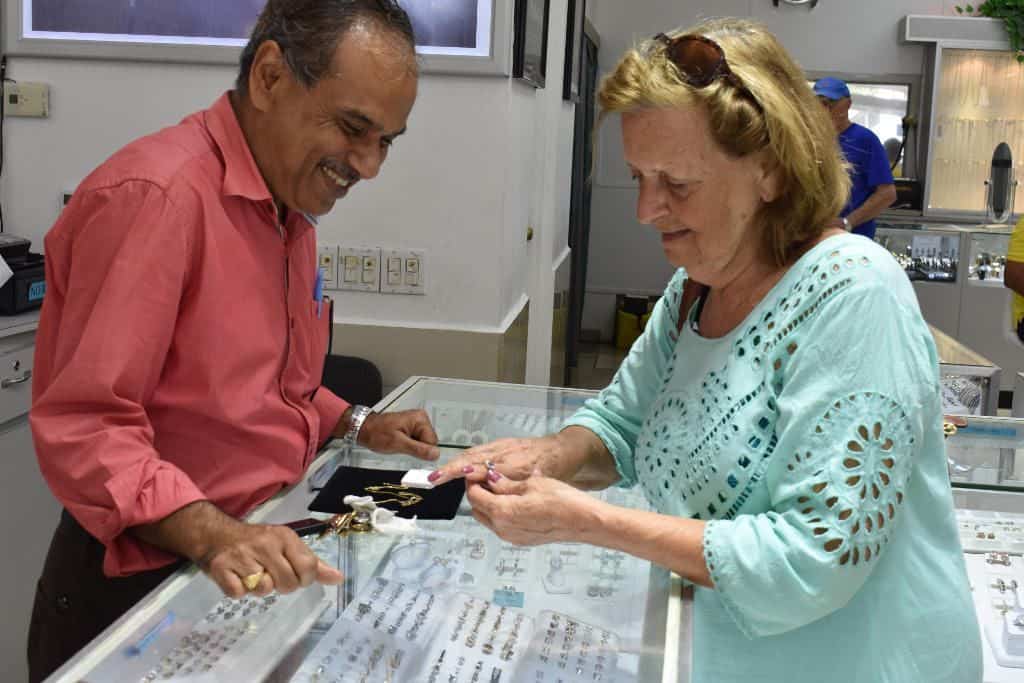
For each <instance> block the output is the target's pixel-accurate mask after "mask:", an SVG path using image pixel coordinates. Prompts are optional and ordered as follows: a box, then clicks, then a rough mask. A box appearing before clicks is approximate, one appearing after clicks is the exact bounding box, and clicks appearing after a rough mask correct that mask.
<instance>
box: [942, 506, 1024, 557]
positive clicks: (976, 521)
mask: <svg viewBox="0 0 1024 683" xmlns="http://www.w3.org/2000/svg"><path fill="white" fill-rule="evenodd" d="M956 516H957V522H958V523H959V527H960V544H961V545H962V546H963V549H964V552H967V553H987V552H1002V553H1013V554H1017V555H1020V554H1024V515H1015V514H1012V513H1006V512H982V511H977V510H957V511H956Z"/></svg>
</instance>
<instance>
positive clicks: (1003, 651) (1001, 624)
mask: <svg viewBox="0 0 1024 683" xmlns="http://www.w3.org/2000/svg"><path fill="white" fill-rule="evenodd" d="M986 533H987V532H986ZM964 558H965V561H966V563H967V576H968V579H969V580H970V582H971V595H972V597H973V598H974V604H975V608H976V610H977V612H978V618H979V620H980V621H981V627H982V630H983V631H984V632H985V640H986V641H987V643H988V646H989V648H990V649H991V651H992V656H993V657H994V659H995V661H996V662H997V663H998V664H999V666H1000V667H1007V668H1010V669H1024V558H1022V557H1021V556H1020V555H1016V554H1014V555H1011V554H1009V553H1005V552H988V553H972V552H967V553H965V555H964ZM1011 678H1012V676H1011V677H1008V678H1006V679H1005V680H1011ZM1000 680H1003V679H1000Z"/></svg>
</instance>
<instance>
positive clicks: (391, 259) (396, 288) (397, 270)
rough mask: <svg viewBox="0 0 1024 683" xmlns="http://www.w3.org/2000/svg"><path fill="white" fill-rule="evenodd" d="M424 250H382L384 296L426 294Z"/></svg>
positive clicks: (381, 270)
mask: <svg viewBox="0 0 1024 683" xmlns="http://www.w3.org/2000/svg"><path fill="white" fill-rule="evenodd" d="M425 254H426V252H424V251H423V250H422V249H381V251H380V258H381V263H380V272H381V278H380V291H381V292H382V293H384V294H419V295H423V294H426V293H427V292H426V289H427V288H426V283H425V280H424V277H423V259H424V255H425Z"/></svg>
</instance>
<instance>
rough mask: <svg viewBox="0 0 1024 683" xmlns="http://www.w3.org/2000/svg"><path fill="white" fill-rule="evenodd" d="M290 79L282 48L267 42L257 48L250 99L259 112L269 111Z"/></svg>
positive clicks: (251, 75) (251, 68)
mask: <svg viewBox="0 0 1024 683" xmlns="http://www.w3.org/2000/svg"><path fill="white" fill-rule="evenodd" d="M288 78H289V72H288V65H287V64H286V63H285V61H284V54H283V53H282V52H281V46H280V45H278V44H277V42H276V41H273V40H267V41H264V42H263V43H261V44H260V46H259V47H258V48H256V56H255V57H253V60H252V66H251V67H250V68H249V99H250V101H251V102H252V105H253V107H255V108H256V110H258V111H263V112H265V111H267V110H268V109H270V108H271V106H272V104H273V103H274V101H275V99H277V98H279V97H281V95H282V91H283V90H284V88H285V87H287V82H288Z"/></svg>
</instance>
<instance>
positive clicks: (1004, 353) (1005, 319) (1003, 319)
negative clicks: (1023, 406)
mask: <svg viewBox="0 0 1024 683" xmlns="http://www.w3.org/2000/svg"><path fill="white" fill-rule="evenodd" d="M1011 232H1012V228H1009V227H1007V226H995V227H984V228H978V229H974V230H972V231H971V232H970V233H969V234H968V237H967V239H968V249H967V251H966V254H967V263H966V264H965V265H966V271H967V273H968V275H967V281H966V282H965V283H964V287H963V291H962V293H961V298H960V330H959V332H958V334H957V339H959V340H960V341H961V342H963V343H964V344H966V345H967V346H969V347H971V348H972V349H974V350H975V351H977V352H978V353H980V354H981V355H983V356H985V357H986V358H988V359H990V360H991V361H992V362H993V363H995V364H996V365H998V366H999V367H1001V368H1003V371H1004V373H1003V383H1004V386H1003V387H1002V388H1003V389H1004V390H1007V391H1009V390H1011V389H1012V388H1013V387H1012V386H1011V385H1012V381H1013V376H1014V374H1015V373H1017V372H1020V371H1024V345H1022V344H1021V343H1020V340H1018V339H1017V334H1016V333H1015V332H1014V331H1013V323H1012V321H1011V320H1010V318H1011V313H1010V302H1011V295H1012V292H1011V291H1010V290H1009V289H1007V288H1006V287H1005V286H1004V285H1003V271H1004V270H1005V268H1006V252H1007V248H1008V246H1009V242H1010V233H1011Z"/></svg>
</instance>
